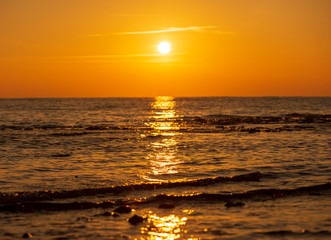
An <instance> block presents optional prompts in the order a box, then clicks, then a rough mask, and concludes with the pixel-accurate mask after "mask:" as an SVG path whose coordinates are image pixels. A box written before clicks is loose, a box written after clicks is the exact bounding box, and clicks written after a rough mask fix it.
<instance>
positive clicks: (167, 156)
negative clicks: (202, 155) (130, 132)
mask: <svg viewBox="0 0 331 240" xmlns="http://www.w3.org/2000/svg"><path fill="white" fill-rule="evenodd" d="M175 106H176V101H175V99H174V98H173V97H170V96H159V97H156V98H155V101H154V102H153V103H152V104H151V115H150V117H149V119H148V120H147V121H146V122H145V125H146V126H147V127H148V129H149V130H148V131H147V132H145V133H144V136H146V135H147V136H151V137H154V138H151V139H150V142H149V144H148V145H147V148H148V149H149V150H150V152H149V153H148V154H147V155H146V159H147V160H148V162H149V164H150V172H149V175H150V176H149V177H147V176H144V178H147V179H148V180H153V181H162V180H161V179H157V178H158V177H160V176H165V175H168V176H169V175H172V174H176V173H178V164H179V163H180V160H179V159H178V158H177V145H178V140H177V139H176V136H177V135H179V134H180V131H179V130H180V129H181V128H182V127H183V126H182V121H181V117H180V116H178V115H177V114H176V111H175Z"/></svg>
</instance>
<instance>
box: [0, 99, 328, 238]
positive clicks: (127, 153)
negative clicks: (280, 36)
mask: <svg viewBox="0 0 331 240" xmlns="http://www.w3.org/2000/svg"><path fill="white" fill-rule="evenodd" d="M330 149H331V98H329V97H324V98H317V97H316V98H305V97H298V98H295V97H291V98H285V97H261V98H232V97H215V98H214V97H209V98H173V97H167V96H163V97H162V96H160V97H155V98H100V99H99V98H94V99H0V176H1V177H0V239H19V238H22V237H23V236H24V234H28V233H29V234H31V236H32V238H33V239H150V240H156V239H158V240H161V239H162V240H165V239H330V238H331V214H330V213H331V190H330V187H331V183H330V180H331V151H330ZM121 206H127V208H125V209H126V210H129V211H128V213H122V212H121V211H120V210H116V209H118V208H119V207H121ZM116 212H119V213H116ZM134 215H137V216H140V217H142V219H140V218H139V219H138V220H140V221H141V222H139V223H136V224H133V223H130V222H129V221H128V219H130V218H131V217H133V216H134ZM25 237H28V235H25Z"/></svg>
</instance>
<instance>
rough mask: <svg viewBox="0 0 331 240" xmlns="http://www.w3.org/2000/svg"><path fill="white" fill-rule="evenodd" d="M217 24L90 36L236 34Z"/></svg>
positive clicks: (92, 35)
mask: <svg viewBox="0 0 331 240" xmlns="http://www.w3.org/2000/svg"><path fill="white" fill-rule="evenodd" d="M216 28H217V27H216V26H190V27H170V28H165V29H157V30H149V31H135V32H116V33H110V34H102V33H97V34H89V35H88V36H89V37H102V36H110V35H143V34H158V33H167V32H210V33H213V34H221V35H234V34H236V33H234V32H226V31H219V30H217V29H216Z"/></svg>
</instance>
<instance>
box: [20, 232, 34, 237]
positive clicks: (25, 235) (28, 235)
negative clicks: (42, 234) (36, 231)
mask: <svg viewBox="0 0 331 240" xmlns="http://www.w3.org/2000/svg"><path fill="white" fill-rule="evenodd" d="M22 238H32V234H31V233H24V234H23V236H22Z"/></svg>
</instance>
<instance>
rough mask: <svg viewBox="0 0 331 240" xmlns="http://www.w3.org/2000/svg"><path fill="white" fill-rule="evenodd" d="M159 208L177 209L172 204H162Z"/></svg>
mask: <svg viewBox="0 0 331 240" xmlns="http://www.w3.org/2000/svg"><path fill="white" fill-rule="evenodd" d="M159 208H163V209H171V208H175V205H174V204H171V203H162V204H160V205H159Z"/></svg>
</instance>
